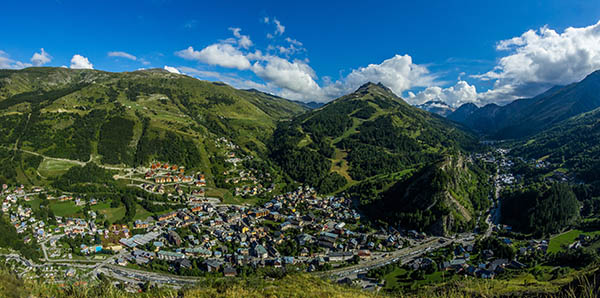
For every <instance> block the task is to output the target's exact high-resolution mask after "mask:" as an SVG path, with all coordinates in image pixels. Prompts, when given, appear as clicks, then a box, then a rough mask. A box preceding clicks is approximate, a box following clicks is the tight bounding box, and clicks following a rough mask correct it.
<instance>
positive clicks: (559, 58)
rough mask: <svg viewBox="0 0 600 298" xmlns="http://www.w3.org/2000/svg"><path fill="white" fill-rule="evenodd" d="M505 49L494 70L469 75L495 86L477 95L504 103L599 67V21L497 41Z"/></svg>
mask: <svg viewBox="0 0 600 298" xmlns="http://www.w3.org/2000/svg"><path fill="white" fill-rule="evenodd" d="M496 49H497V50H498V51H507V52H508V54H507V55H506V56H504V57H502V58H501V59H500V60H499V62H498V64H497V65H496V66H495V67H494V69H493V70H491V71H489V72H487V73H484V74H481V75H474V76H472V77H474V78H478V79H481V80H493V81H495V82H494V88H493V89H492V90H490V91H487V92H484V93H483V94H481V95H480V97H481V100H482V101H485V102H506V101H510V100H513V99H515V98H517V97H526V96H533V95H536V94H538V93H540V92H542V91H544V90H545V89H548V88H549V87H552V86H554V85H566V84H569V83H573V82H576V81H579V80H581V79H583V78H584V77H585V76H586V75H588V74H589V73H591V72H593V71H595V70H597V69H599V68H600V22H598V23H596V24H594V25H591V26H587V27H582V28H574V27H569V28H567V29H565V30H564V32H562V33H558V32H557V31H555V30H553V29H550V28H549V27H548V26H544V27H542V28H540V29H539V30H528V31H527V32H525V33H523V34H522V35H521V36H517V37H513V38H510V39H507V40H502V41H500V42H499V43H498V44H497V46H496Z"/></svg>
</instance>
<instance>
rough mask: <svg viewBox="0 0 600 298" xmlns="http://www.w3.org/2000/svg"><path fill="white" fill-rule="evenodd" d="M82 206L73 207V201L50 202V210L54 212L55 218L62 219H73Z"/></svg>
mask: <svg viewBox="0 0 600 298" xmlns="http://www.w3.org/2000/svg"><path fill="white" fill-rule="evenodd" d="M82 208H83V206H77V205H75V202H73V201H64V202H56V201H54V202H52V203H50V209H52V212H54V215H56V216H62V217H65V216H66V217H73V216H75V215H76V214H78V213H79V212H80V211H81V209H82Z"/></svg>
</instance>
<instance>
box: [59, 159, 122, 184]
mask: <svg viewBox="0 0 600 298" xmlns="http://www.w3.org/2000/svg"><path fill="white" fill-rule="evenodd" d="M112 181H113V179H112V175H111V174H110V172H108V171H107V170H105V169H103V168H101V167H99V166H98V165H96V164H95V163H92V162H90V163H87V164H86V165H85V166H83V167H82V166H73V167H71V168H70V169H69V170H68V171H67V172H66V173H64V174H63V175H62V176H60V177H59V178H58V179H57V180H55V181H54V182H53V186H54V187H56V188H58V189H63V190H68V189H71V187H72V186H73V185H74V184H79V183H109V182H112Z"/></svg>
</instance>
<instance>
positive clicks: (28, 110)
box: [0, 68, 306, 180]
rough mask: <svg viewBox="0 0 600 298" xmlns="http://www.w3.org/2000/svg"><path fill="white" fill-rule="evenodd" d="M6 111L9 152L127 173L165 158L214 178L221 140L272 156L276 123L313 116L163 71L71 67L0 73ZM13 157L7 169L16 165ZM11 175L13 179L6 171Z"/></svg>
mask: <svg viewBox="0 0 600 298" xmlns="http://www.w3.org/2000/svg"><path fill="white" fill-rule="evenodd" d="M0 106H1V107H2V111H1V112H0V146H2V147H3V149H4V150H6V149H14V148H19V149H23V150H28V151H33V152H37V153H40V154H43V155H45V156H51V157H56V158H66V159H71V160H79V161H82V162H87V161H90V160H94V161H97V162H100V163H103V164H122V165H128V166H137V165H141V164H145V163H147V162H149V161H150V160H154V159H157V160H161V161H167V162H171V163H176V164H179V165H182V166H186V167H188V168H198V169H202V170H204V171H206V172H209V171H210V162H209V158H210V156H211V151H212V150H213V149H212V148H213V147H214V139H216V138H217V137H227V138H229V139H231V140H233V141H235V143H236V144H239V145H240V146H241V150H245V151H247V152H248V153H250V154H251V155H259V156H264V152H266V147H265V145H264V143H265V141H266V140H268V139H269V137H270V136H271V133H272V131H273V130H274V129H275V125H276V122H277V121H278V120H279V119H284V118H289V117H292V116H293V115H296V114H299V113H301V112H303V111H305V110H306V108H305V107H303V106H301V105H299V104H297V103H294V102H291V101H288V100H285V99H282V98H279V97H275V96H271V95H268V94H265V93H262V92H257V91H244V90H237V89H234V88H232V87H230V86H227V85H225V84H221V83H211V82H205V81H200V80H197V79H194V78H191V77H187V76H184V75H178V74H172V73H169V72H166V71H164V70H144V71H135V72H129V73H108V72H102V71H96V70H73V69H63V68H27V69H23V70H1V71H0ZM14 154H15V152H12V153H7V155H6V158H5V159H4V160H9V161H7V162H12V163H14V162H16V161H17V160H18V159H15V157H14ZM32 166H33V169H35V168H36V166H35V165H32ZM23 170H27V168H24V169H23ZM7 171H8V170H7ZM3 176H4V178H5V180H6V179H12V178H15V175H11V173H8V172H6V171H5V173H4V174H3Z"/></svg>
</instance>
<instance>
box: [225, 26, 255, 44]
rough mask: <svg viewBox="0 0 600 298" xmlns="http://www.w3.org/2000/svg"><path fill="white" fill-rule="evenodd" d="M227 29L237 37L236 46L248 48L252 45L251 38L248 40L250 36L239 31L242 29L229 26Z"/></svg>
mask: <svg viewBox="0 0 600 298" xmlns="http://www.w3.org/2000/svg"><path fill="white" fill-rule="evenodd" d="M229 30H231V32H233V36H235V37H236V38H237V44H238V46H240V47H242V48H244V49H248V48H249V47H251V46H252V40H250V36H248V35H242V34H241V33H240V31H242V29H240V28H229Z"/></svg>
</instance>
